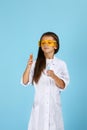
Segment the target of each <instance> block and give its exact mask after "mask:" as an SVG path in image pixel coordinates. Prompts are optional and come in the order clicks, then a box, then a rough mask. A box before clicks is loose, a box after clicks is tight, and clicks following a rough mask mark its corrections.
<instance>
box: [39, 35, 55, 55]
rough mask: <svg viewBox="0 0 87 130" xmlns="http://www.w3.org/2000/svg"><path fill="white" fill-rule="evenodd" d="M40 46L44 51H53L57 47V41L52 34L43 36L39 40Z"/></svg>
mask: <svg viewBox="0 0 87 130" xmlns="http://www.w3.org/2000/svg"><path fill="white" fill-rule="evenodd" d="M41 48H42V50H43V52H44V53H50V52H53V53H54V52H55V49H57V43H56V41H55V40H54V38H53V37H52V36H44V37H43V38H42V40H41Z"/></svg>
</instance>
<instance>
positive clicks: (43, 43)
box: [39, 40, 57, 47]
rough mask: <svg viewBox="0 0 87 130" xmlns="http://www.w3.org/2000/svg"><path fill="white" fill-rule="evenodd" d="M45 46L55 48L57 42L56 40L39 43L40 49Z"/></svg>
mask: <svg viewBox="0 0 87 130" xmlns="http://www.w3.org/2000/svg"><path fill="white" fill-rule="evenodd" d="M44 45H48V46H52V47H55V46H57V42H56V41H54V40H42V41H41V43H40V42H39V47H40V46H44Z"/></svg>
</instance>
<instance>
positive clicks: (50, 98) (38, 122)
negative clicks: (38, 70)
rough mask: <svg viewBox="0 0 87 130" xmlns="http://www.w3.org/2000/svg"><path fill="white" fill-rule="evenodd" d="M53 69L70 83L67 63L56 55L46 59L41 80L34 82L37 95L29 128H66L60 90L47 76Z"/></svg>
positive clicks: (31, 73)
mask: <svg viewBox="0 0 87 130" xmlns="http://www.w3.org/2000/svg"><path fill="white" fill-rule="evenodd" d="M34 66H35V62H34V63H33V65H32V68H31V72H30V82H29V83H28V84H30V83H32V76H33V72H34ZM48 68H49V69H50V70H53V71H54V73H55V74H56V75H57V76H58V77H59V78H61V79H62V80H63V81H64V82H65V86H67V85H68V83H69V74H68V70H67V66H66V63H65V62H64V61H62V60H60V59H58V58H56V57H54V59H46V69H45V70H44V72H43V73H42V75H41V77H40V79H39V82H38V83H37V84H36V83H34V87H35V97H34V103H33V107H32V111H31V117H30V121H29V125H28V130H64V125H63V118H62V110H61V101H60V92H61V89H60V88H58V87H57V86H56V84H55V82H54V80H53V79H52V78H51V77H49V76H47V74H46V71H47V69H48Z"/></svg>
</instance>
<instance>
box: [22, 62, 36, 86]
mask: <svg viewBox="0 0 87 130" xmlns="http://www.w3.org/2000/svg"><path fill="white" fill-rule="evenodd" d="M34 66H35V62H33V64H32V67H31V70H30V74H29V82H28V83H27V84H26V85H25V84H24V83H23V76H22V77H21V85H23V86H24V87H27V86H29V85H32V78H33V73H34Z"/></svg>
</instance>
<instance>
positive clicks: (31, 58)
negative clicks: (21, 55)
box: [27, 54, 33, 68]
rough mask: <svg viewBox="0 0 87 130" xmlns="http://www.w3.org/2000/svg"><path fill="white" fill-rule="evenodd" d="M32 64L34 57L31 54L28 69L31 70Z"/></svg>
mask: <svg viewBox="0 0 87 130" xmlns="http://www.w3.org/2000/svg"><path fill="white" fill-rule="evenodd" d="M32 63H33V55H32V54H30V56H29V60H28V64H27V67H28V68H31V66H32Z"/></svg>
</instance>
